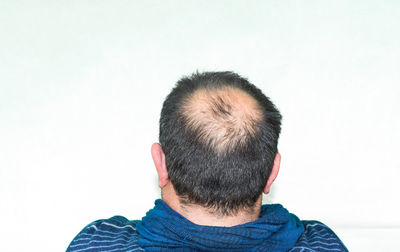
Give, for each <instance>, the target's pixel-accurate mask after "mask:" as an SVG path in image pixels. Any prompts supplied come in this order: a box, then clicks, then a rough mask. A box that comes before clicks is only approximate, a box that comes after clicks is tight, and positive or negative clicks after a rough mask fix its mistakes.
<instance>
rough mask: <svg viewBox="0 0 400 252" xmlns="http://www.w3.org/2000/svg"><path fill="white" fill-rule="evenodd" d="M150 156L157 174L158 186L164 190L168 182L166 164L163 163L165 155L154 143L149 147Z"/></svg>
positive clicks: (157, 144) (158, 145) (159, 146)
mask: <svg viewBox="0 0 400 252" xmlns="http://www.w3.org/2000/svg"><path fill="white" fill-rule="evenodd" d="M151 156H152V157H153V162H154V165H155V167H156V170H157V174H158V186H159V187H160V188H164V187H165V186H166V185H167V184H168V182H169V177H168V171H167V164H166V162H165V154H164V151H163V150H162V148H161V145H160V144H159V143H154V144H153V145H152V146H151Z"/></svg>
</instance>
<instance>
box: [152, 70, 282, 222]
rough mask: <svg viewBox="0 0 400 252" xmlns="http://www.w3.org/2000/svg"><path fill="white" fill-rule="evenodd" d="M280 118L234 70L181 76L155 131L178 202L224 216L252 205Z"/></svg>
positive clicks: (270, 162)
mask: <svg viewBox="0 0 400 252" xmlns="http://www.w3.org/2000/svg"><path fill="white" fill-rule="evenodd" d="M239 98H240V99H242V100H243V99H244V101H239V100H240V99H239ZM238 99H239V100H238ZM248 103H250V104H248ZM281 118H282V117H281V114H280V113H279V111H278V109H277V108H276V107H275V105H274V104H273V103H272V102H271V101H270V99H269V98H268V97H266V96H265V95H264V94H263V93H262V92H261V90H260V89H258V88H257V87H256V86H254V85H253V84H251V83H250V82H249V81H248V80H247V79H245V78H243V77H241V76H239V75H238V74H236V73H234V72H203V73H199V72H196V73H194V74H192V75H190V76H185V77H183V78H181V79H180V80H179V81H178V82H177V83H176V86H175V87H174V88H173V89H172V91H171V93H170V94H169V95H168V96H167V98H166V100H165V101H164V104H163V108H162V111H161V118H160V135H159V140H160V143H161V146H162V148H163V151H164V153H165V158H166V165H167V169H168V175H169V178H170V180H171V182H172V185H173V187H174V189H175V191H176V193H177V194H178V196H179V197H180V200H181V202H183V203H192V204H198V205H201V206H203V207H207V208H210V209H212V210H214V211H216V212H219V213H220V214H222V215H230V214H234V213H236V212H237V211H238V210H241V209H252V208H253V207H254V205H255V203H256V201H257V200H258V199H259V197H260V195H261V193H262V191H263V189H264V187H265V185H266V182H267V179H268V177H269V175H270V173H271V169H272V166H273V163H274V158H275V155H276V153H277V151H278V150H277V144H278V138H279V134H280V130H281Z"/></svg>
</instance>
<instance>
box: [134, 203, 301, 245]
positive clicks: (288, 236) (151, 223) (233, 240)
mask: <svg viewBox="0 0 400 252" xmlns="http://www.w3.org/2000/svg"><path fill="white" fill-rule="evenodd" d="M137 231H138V233H139V240H138V242H139V245H140V246H141V247H142V248H144V249H145V250H146V251H171V250H175V251H286V250H288V249H289V248H291V247H293V245H294V244H295V243H296V241H297V239H298V238H299V236H300V235H301V234H302V233H303V231H304V226H303V224H302V223H301V222H300V220H299V219H298V218H297V217H296V216H295V215H293V214H290V213H289V212H288V211H287V210H286V209H285V208H283V207H282V206H281V205H279V204H273V205H263V206H262V208H261V213H260V218H259V219H258V220H256V221H253V222H248V223H245V224H241V225H237V226H233V227H214V226H200V225H196V224H194V223H192V222H190V221H189V220H187V219H185V218H184V217H183V216H182V215H180V214H179V213H177V212H175V211H174V210H172V209H171V208H170V207H169V206H168V205H167V204H166V203H165V202H163V201H162V200H160V199H159V200H156V201H155V207H154V208H153V209H151V210H150V211H149V212H147V214H146V216H145V217H143V219H142V221H141V222H139V223H138V224H137Z"/></svg>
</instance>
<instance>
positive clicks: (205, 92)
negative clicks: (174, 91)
mask: <svg viewBox="0 0 400 252" xmlns="http://www.w3.org/2000/svg"><path fill="white" fill-rule="evenodd" d="M181 113H182V115H183V116H184V118H185V120H186V122H187V126H188V127H189V128H190V129H192V130H195V131H196V132H198V133H199V134H200V135H199V139H200V141H202V142H203V143H205V144H206V145H208V146H210V147H211V148H212V149H213V150H214V151H215V152H216V153H217V154H222V153H226V152H229V150H230V149H231V148H233V147H235V146H237V145H240V144H243V143H245V142H247V141H248V138H249V137H252V136H254V135H255V134H256V133H257V126H256V125H257V123H258V122H260V121H261V120H262V112H261V108H260V106H259V104H258V102H257V101H256V100H255V99H254V98H253V97H251V96H250V95H249V94H247V93H246V92H244V91H242V90H240V89H238V88H234V87H223V88H211V89H205V88H203V89H199V90H196V91H195V92H193V93H192V94H191V95H189V96H188V97H187V98H186V99H185V101H184V103H183V106H182V107H181Z"/></svg>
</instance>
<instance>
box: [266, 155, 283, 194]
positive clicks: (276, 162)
mask: <svg viewBox="0 0 400 252" xmlns="http://www.w3.org/2000/svg"><path fill="white" fill-rule="evenodd" d="M280 165H281V154H279V152H278V153H276V155H275V159H274V165H273V166H272V170H271V174H270V175H269V178H268V181H267V184H266V185H265V188H264V193H265V194H268V193H269V189H270V188H271V185H272V183H273V182H274V180H275V179H276V177H277V176H278V172H279V166H280Z"/></svg>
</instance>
